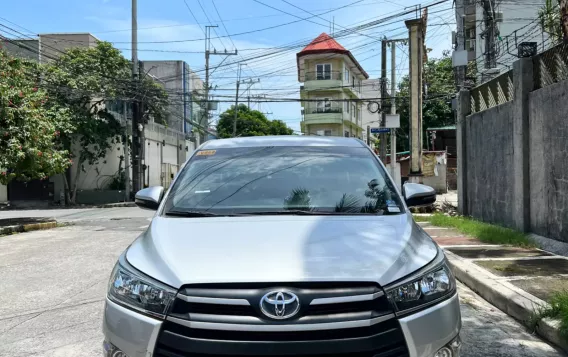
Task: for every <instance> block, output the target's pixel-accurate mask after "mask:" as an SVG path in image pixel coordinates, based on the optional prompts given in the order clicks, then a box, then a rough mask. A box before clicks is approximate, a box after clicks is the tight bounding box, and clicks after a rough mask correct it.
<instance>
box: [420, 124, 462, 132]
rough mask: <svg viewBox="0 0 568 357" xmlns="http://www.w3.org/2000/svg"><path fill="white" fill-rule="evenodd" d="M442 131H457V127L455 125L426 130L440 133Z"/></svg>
mask: <svg viewBox="0 0 568 357" xmlns="http://www.w3.org/2000/svg"><path fill="white" fill-rule="evenodd" d="M440 130H456V126H455V125H446V126H441V127H438V128H428V129H426V131H440Z"/></svg>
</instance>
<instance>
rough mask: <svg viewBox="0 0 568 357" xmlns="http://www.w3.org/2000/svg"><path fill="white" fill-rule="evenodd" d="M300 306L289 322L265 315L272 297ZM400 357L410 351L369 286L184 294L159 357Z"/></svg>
mask: <svg viewBox="0 0 568 357" xmlns="http://www.w3.org/2000/svg"><path fill="white" fill-rule="evenodd" d="M278 290H285V291H289V292H292V293H293V294H295V295H296V296H297V297H298V299H299V302H300V307H299V310H298V313H297V314H296V315H295V316H293V317H291V318H289V319H282V320H279V319H274V318H270V317H268V316H266V315H265V314H264V313H263V312H262V311H261V308H260V302H261V299H262V297H263V296H264V295H265V294H266V293H267V292H270V291H278ZM229 355H233V356H276V355H280V356H286V355H287V356H290V355H294V356H302V355H305V356H315V355H325V356H337V357H343V356H356V357H358V356H359V357H402V356H408V350H407V348H406V343H405V340H404V336H403V334H402V331H401V329H400V324H399V322H398V321H397V320H396V319H395V316H394V313H393V309H392V307H391V305H390V303H389V302H388V300H387V298H386V296H385V295H384V292H383V290H382V289H381V288H380V287H379V286H377V285H371V284H357V283H344V284H338V283H333V284H324V283H309V284H308V283H305V284H246V285H245V284H224V285H192V286H187V287H184V288H182V289H180V291H179V293H178V295H177V296H176V299H175V301H174V303H173V305H172V307H171V309H170V312H169V314H168V317H167V318H166V321H165V322H164V324H163V327H162V330H161V332H160V335H159V337H158V341H157V344H156V349H155V351H154V356H156V357H182V356H209V357H214V356H229Z"/></svg>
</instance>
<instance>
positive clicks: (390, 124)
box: [385, 114, 400, 128]
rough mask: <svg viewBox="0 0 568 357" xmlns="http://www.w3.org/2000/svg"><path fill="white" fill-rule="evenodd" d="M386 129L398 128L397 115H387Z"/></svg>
mask: <svg viewBox="0 0 568 357" xmlns="http://www.w3.org/2000/svg"><path fill="white" fill-rule="evenodd" d="M385 124H386V125H385V126H386V127H387V128H400V115H399V114H387V115H386V123H385Z"/></svg>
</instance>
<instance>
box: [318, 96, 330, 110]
mask: <svg viewBox="0 0 568 357" xmlns="http://www.w3.org/2000/svg"><path fill="white" fill-rule="evenodd" d="M330 111H331V101H330V100H329V98H318V99H317V101H316V112H317V113H329V112H330Z"/></svg>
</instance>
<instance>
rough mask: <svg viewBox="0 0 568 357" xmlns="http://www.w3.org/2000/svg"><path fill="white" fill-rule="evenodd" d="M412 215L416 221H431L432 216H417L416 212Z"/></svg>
mask: <svg viewBox="0 0 568 357" xmlns="http://www.w3.org/2000/svg"><path fill="white" fill-rule="evenodd" d="M412 217H414V221H415V222H430V216H417V215H415V214H414V215H412Z"/></svg>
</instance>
